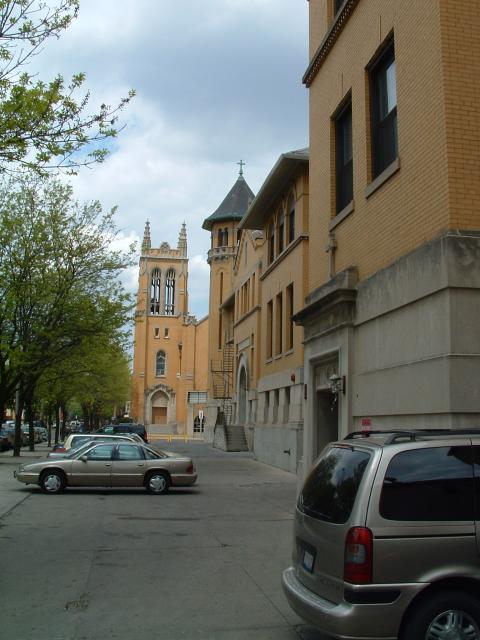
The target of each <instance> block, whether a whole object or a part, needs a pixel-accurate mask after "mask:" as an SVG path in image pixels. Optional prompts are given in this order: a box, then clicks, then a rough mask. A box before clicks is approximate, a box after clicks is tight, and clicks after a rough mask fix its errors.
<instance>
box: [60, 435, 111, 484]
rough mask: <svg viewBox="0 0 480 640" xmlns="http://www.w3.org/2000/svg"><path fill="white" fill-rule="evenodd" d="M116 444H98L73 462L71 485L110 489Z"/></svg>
mask: <svg viewBox="0 0 480 640" xmlns="http://www.w3.org/2000/svg"><path fill="white" fill-rule="evenodd" d="M114 449H115V444H114V443H112V444H106V443H102V444H97V445H95V446H93V447H92V448H91V449H89V450H88V451H87V452H85V453H83V454H82V455H81V456H80V457H79V458H77V459H76V460H73V462H72V466H71V471H70V473H71V476H70V478H69V484H71V485H73V486H77V487H109V486H110V485H111V475H112V458H113V451H114Z"/></svg>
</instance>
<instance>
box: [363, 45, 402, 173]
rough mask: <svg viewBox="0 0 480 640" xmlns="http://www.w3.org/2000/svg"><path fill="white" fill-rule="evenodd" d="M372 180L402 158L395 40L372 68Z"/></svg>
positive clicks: (370, 70)
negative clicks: (398, 140)
mask: <svg viewBox="0 0 480 640" xmlns="http://www.w3.org/2000/svg"><path fill="white" fill-rule="evenodd" d="M369 74H370V104H371V137H372V177H373V178H376V177H377V176H378V175H380V174H381V173H382V171H383V170H384V169H386V168H387V167H388V166H389V165H390V164H391V163H392V162H393V161H394V160H395V159H396V158H397V156H398V142H397V84H396V68H395V50H394V46H393V39H392V40H391V42H390V43H389V45H388V47H387V48H386V49H385V50H384V51H383V52H382V54H381V55H380V56H379V57H378V58H377V59H376V60H375V61H374V63H373V64H372V65H371V67H370V69H369Z"/></svg>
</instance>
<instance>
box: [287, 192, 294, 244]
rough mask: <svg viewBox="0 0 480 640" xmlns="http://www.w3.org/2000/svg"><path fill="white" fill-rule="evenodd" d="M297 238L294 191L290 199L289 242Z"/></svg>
mask: <svg viewBox="0 0 480 640" xmlns="http://www.w3.org/2000/svg"><path fill="white" fill-rule="evenodd" d="M294 240H295V197H294V195H293V193H292V195H291V196H290V198H289V199H288V240H287V241H288V243H290V242H293V241H294Z"/></svg>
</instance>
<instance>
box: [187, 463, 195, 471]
mask: <svg viewBox="0 0 480 640" xmlns="http://www.w3.org/2000/svg"><path fill="white" fill-rule="evenodd" d="M194 471H195V467H194V466H193V463H190V464H189V465H188V467H187V473H193V472H194Z"/></svg>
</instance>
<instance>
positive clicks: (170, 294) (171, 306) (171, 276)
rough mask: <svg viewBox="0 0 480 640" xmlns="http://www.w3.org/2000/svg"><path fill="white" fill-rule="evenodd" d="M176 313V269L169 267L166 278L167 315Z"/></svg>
mask: <svg viewBox="0 0 480 640" xmlns="http://www.w3.org/2000/svg"><path fill="white" fill-rule="evenodd" d="M174 313H175V270H174V269H169V270H168V271H167V275H166V278H165V315H167V316H173V314H174Z"/></svg>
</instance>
